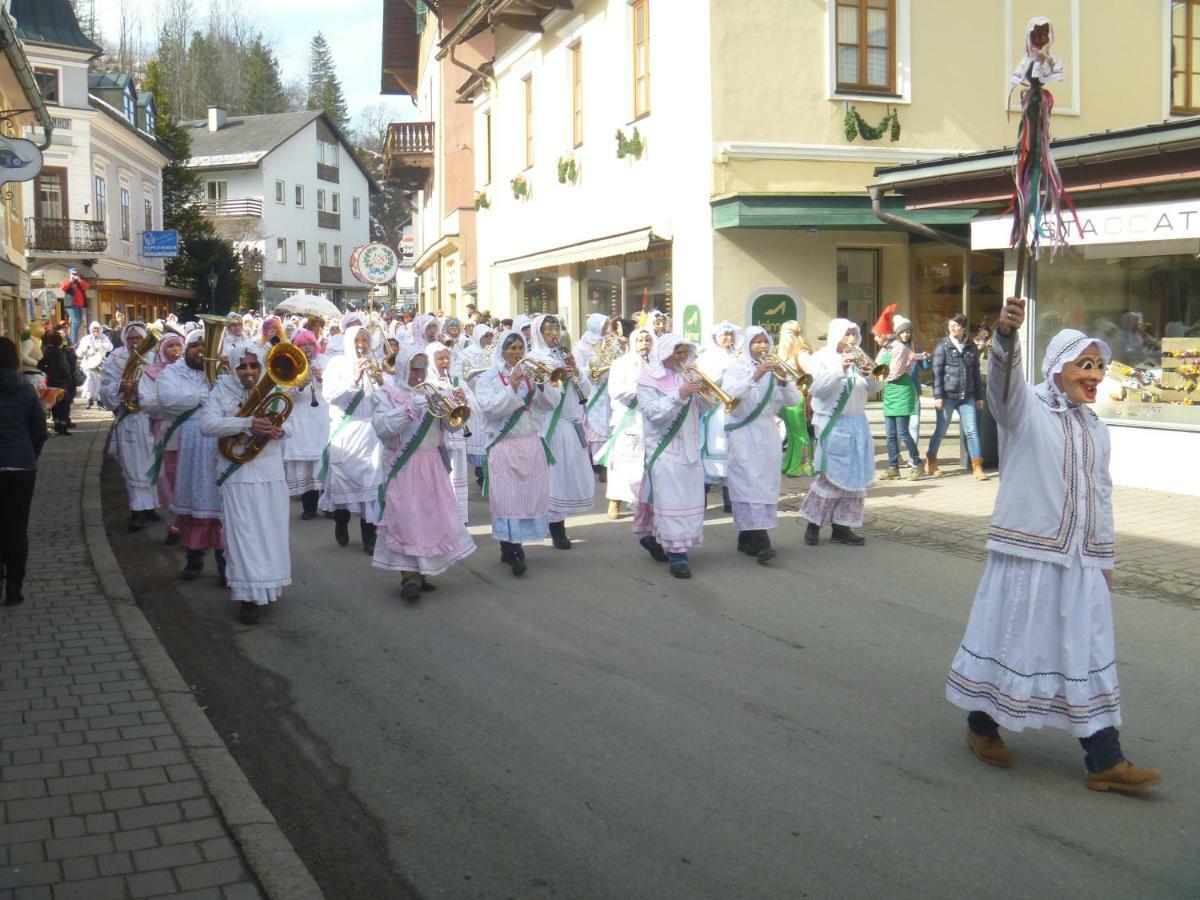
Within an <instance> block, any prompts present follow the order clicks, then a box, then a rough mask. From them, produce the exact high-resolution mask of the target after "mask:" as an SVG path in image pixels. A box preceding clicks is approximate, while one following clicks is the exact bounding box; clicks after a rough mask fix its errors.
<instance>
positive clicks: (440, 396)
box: [413, 381, 471, 428]
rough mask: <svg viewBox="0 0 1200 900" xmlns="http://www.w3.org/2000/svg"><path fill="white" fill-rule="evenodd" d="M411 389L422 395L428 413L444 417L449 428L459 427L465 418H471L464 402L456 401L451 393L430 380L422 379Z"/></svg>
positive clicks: (440, 417)
mask: <svg viewBox="0 0 1200 900" xmlns="http://www.w3.org/2000/svg"><path fill="white" fill-rule="evenodd" d="M413 391H414V392H420V393H421V394H423V395H424V397H425V403H426V404H427V408H428V409H429V414H430V415H432V416H435V417H436V418H439V419H445V420H446V424H447V425H449V426H450V427H451V428H459V427H460V426H462V425H465V424H466V422H467V419H469V418H471V408H470V407H469V406H467V405H466V404H465V403H457V402H456V401H455V399H454V397H453V395H451V394H449V393H447V392H446V391H444V390H443V389H442V388H441V387H439V386H438V385H436V384H434V383H433V382H432V381H422V382H421V383H420V384H418V385H417V386H416V387H414V388H413Z"/></svg>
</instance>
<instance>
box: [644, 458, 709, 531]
mask: <svg viewBox="0 0 1200 900" xmlns="http://www.w3.org/2000/svg"><path fill="white" fill-rule="evenodd" d="M641 490H642V492H641V495H640V499H639V501H638V503H639V507H640V506H641V505H642V504H648V505H649V506H650V507H652V508H653V510H654V512H653V526H652V529H651V528H645V527H644V526H643V525H642V519H643V517H642V516H640V515H639V517H638V519H635V520H634V527H633V533H634V534H636V535H637V536H638V537H641V536H643V535H645V534H651V533H653V535H654V538H655V540H657V541H658V542H659V543H660V544H662V546H663V549H665V550H666V551H667V552H668V553H687V552H688V550H689V549H690V548H692V547H700V546H702V545H703V544H704V472H703V470H702V469H701V467H700V466H698V465H696V464H694V463H691V464H689V463H685V462H676V461H675V459H673V458H672V457H671V455H670V454H669V453H664V454H663V455H662V456H660V457H659V458H658V462H657V463H655V465H654V471H653V500H651V496H650V495H651V478H650V477H649V476H647V477H646V479H645V480H644V481H643V482H642V489H641ZM645 518H646V519H648V518H650V517H648V516H647V517H645Z"/></svg>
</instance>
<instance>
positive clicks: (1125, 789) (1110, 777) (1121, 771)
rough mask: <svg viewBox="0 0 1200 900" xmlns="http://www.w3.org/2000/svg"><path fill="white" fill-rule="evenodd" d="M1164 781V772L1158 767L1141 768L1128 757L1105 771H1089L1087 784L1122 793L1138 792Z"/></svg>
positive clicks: (1096, 788)
mask: <svg viewBox="0 0 1200 900" xmlns="http://www.w3.org/2000/svg"><path fill="white" fill-rule="evenodd" d="M1160 781H1162V772H1160V771H1158V769H1139V768H1138V767H1137V766H1135V765H1134V764H1133V763H1131V762H1130V761H1129V760H1127V759H1123V760H1121V761H1120V762H1119V763H1117V764H1116V765H1115V766H1113V767H1112V768H1111V769H1105V770H1104V771H1103V772H1089V773H1088V777H1087V786H1088V789H1089V790H1093V791H1119V792H1120V793H1122V794H1136V793H1137V792H1138V791H1141V790H1144V789H1146V788H1148V787H1150V786H1151V785H1154V784H1158V783H1159V782H1160Z"/></svg>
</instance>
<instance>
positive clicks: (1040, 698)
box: [946, 298, 1162, 792]
mask: <svg viewBox="0 0 1200 900" xmlns="http://www.w3.org/2000/svg"><path fill="white" fill-rule="evenodd" d="M1024 318H1025V301H1024V300H1023V299H1012V298H1010V299H1009V300H1008V302H1007V303H1006V304H1005V306H1004V309H1003V310H1002V312H1001V315H1000V319H999V321H998V322H997V329H996V335H995V336H994V337H993V339H992V350H991V354H990V358H989V361H988V367H989V378H988V387H987V391H988V407H989V408H990V409H991V410H992V414H993V415H994V416H995V418H996V424H997V426H998V427H999V431H1000V459H1001V460H1002V461H1003V467H1002V472H1001V474H1002V478H1001V480H1000V490H999V493H998V494H997V496H996V507H995V510H994V511H993V513H992V523H991V527H990V528H989V530H988V541H987V546H988V560H987V565H986V567H985V568H984V572H983V578H982V580H981V581H980V583H979V590H978V592H977V593H976V595H975V602H974V604H973V605H972V607H971V617H970V620H969V621H968V623H967V630H966V634H965V635H964V636H963V639H962V642H961V644H960V645H959V648H958V651H957V653H955V655H954V661H953V662H952V663H951V665H950V674H949V676H948V677H947V680H946V698H947V699H948V700H949V701H950V702H951V703H953V704H954V705H955V706H958V707H960V708H962V709H965V710H967V711H968V716H967V745H968V746H969V747H970V748H971V750H972V752H973V753H975V755H976V756H977V757H979V759H981V760H982V761H983V762H985V763H988V764H990V765H994V766H1000V767H1004V768H1007V767H1009V766H1011V765H1012V764H1013V754H1012V751H1011V750H1009V749H1008V747H1007V746H1006V745H1005V743H1004V739H1003V738H1001V737H1000V731H999V729H1000V728H1001V727H1003V728H1006V729H1008V730H1010V731H1016V732H1020V731H1023V730H1024V729H1026V728H1043V727H1048V728H1060V729H1062V730H1064V731H1068V732H1070V733H1071V734H1073V735H1074V736H1075V737H1077V738H1078V739H1079V743H1080V744H1081V745H1082V747H1083V750H1084V754H1085V755H1084V764H1085V766H1086V768H1087V772H1088V774H1087V786H1088V787H1089V788H1091V789H1092V790H1096V791H1120V792H1135V791H1140V790H1143V789H1144V788H1147V787H1149V786H1150V785H1153V784H1157V783H1158V782H1159V781H1161V777H1162V776H1161V775H1160V773H1159V772H1158V770H1157V769H1141V768H1138V767H1137V766H1134V765H1133V764H1132V763H1131V762H1130V761H1129V760H1127V759H1126V758H1125V755H1124V753H1123V752H1122V749H1121V742H1120V738H1119V736H1118V733H1117V727H1118V726H1119V725H1120V724H1121V688H1120V684H1119V683H1118V679H1117V662H1116V646H1115V637H1114V631H1113V613H1112V595H1111V592H1110V589H1111V579H1112V569H1113V548H1114V533H1113V513H1112V478H1111V476H1110V474H1109V458H1110V442H1109V435H1108V426H1107V425H1105V424H1104V423H1103V422H1101V421H1100V420H1099V419H1098V418H1097V417H1096V414H1095V413H1094V412H1092V410H1091V409H1089V408H1088V407H1089V406H1090V404H1092V403H1095V402H1096V394H1097V391H1098V388H1099V385H1100V382H1101V381H1102V380H1103V378H1104V371H1105V368H1106V366H1107V365H1108V363H1109V362H1110V361H1111V352H1110V351H1109V348H1108V345H1107V344H1106V343H1105V342H1104V341H1102V340H1100V339H1099V338H1093V337H1089V336H1088V335H1086V334H1084V333H1083V332H1080V331H1075V330H1074V329H1070V328H1068V329H1064V330H1063V331H1060V332H1059V333H1058V334H1056V335H1055V336H1054V337H1053V338H1051V340H1050V344H1049V346H1048V347H1047V348H1046V356H1045V359H1044V360H1043V361H1042V377H1043V381H1042V382H1041V383H1040V384H1038V385H1036V386H1034V387H1032V388H1031V387H1029V385H1027V384H1026V382H1025V379H1024V377H1023V372H1022V368H1021V364H1020V354H1021V347H1020V340H1019V338H1018V337H1017V334H1016V332H1017V331H1018V329H1019V328H1020V326H1021V323H1022V322H1023V321H1024ZM1010 356H1015V357H1016V359H1017V362H1016V365H1015V368H1014V370H1013V372H1012V381H1011V385H1010V390H1009V395H1008V398H1007V400H1006V399H1005V398H1004V382H1005V369H1006V366H1007V361H1008V359H1009V358H1010Z"/></svg>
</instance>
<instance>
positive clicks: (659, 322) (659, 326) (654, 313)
mask: <svg viewBox="0 0 1200 900" xmlns="http://www.w3.org/2000/svg"><path fill="white" fill-rule="evenodd" d="M646 327H647V328H649V329H650V331H651V333H652V334H653V335H654V336H655V337H656V338H657V337H662V336H663V335H664V334H666V333H667V329H668V328H670V327H671V320H670V319H668V318H667V314H666V313H665V312H663V311H662V310H661V309H651V310H650V311H649V312H648V313H646Z"/></svg>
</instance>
